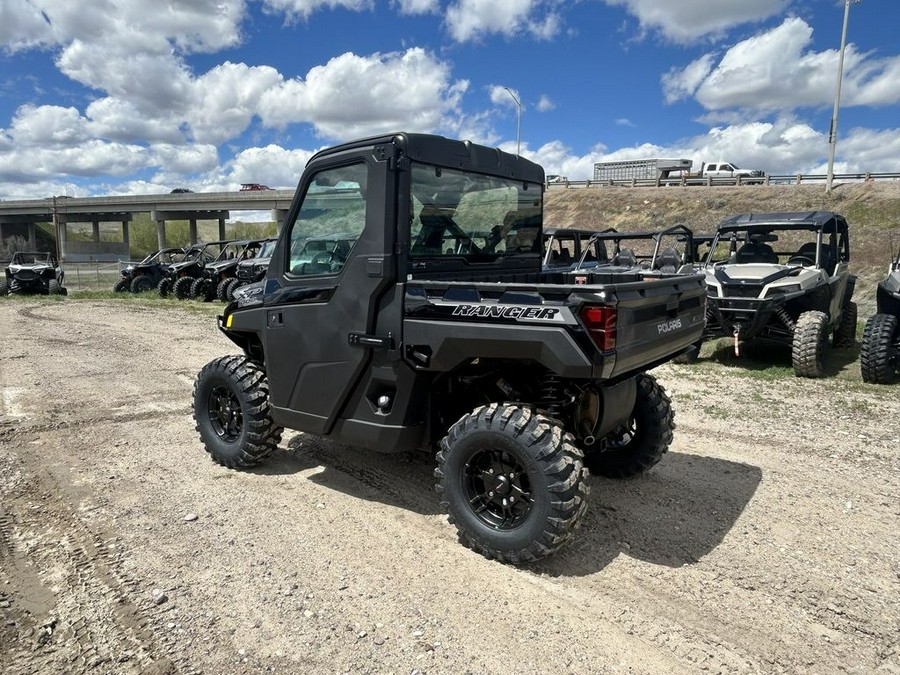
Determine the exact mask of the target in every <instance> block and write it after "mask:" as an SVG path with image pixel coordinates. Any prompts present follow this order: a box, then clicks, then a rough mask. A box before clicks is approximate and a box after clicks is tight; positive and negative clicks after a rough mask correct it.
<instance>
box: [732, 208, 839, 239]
mask: <svg viewBox="0 0 900 675" xmlns="http://www.w3.org/2000/svg"><path fill="white" fill-rule="evenodd" d="M820 229H821V230H822V232H823V233H825V234H836V233H839V232H842V233H846V232H847V221H846V220H845V219H844V217H843V216H841V215H839V214H837V213H834V212H832V211H807V212H789V213H742V214H739V215H736V216H731V217H729V218H726V219H725V220H723V221H722V222H721V223H719V226H718V228H717V230H718V232H720V233H721V232H737V231H742V232H743V231H747V232H753V231H758V232H768V231H771V230H820Z"/></svg>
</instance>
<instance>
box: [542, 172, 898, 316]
mask: <svg viewBox="0 0 900 675" xmlns="http://www.w3.org/2000/svg"><path fill="white" fill-rule="evenodd" d="M785 211H836V212H838V213H840V214H842V215H843V216H844V217H845V218H847V222H848V223H850V226H851V240H850V251H851V261H850V263H851V264H850V269H851V271H852V272H853V273H854V274H857V275H858V276H859V277H860V279H859V282H858V283H857V292H856V296H855V298H856V300H857V302H858V303H859V304H860V316H861V317H866V316H868V315H869V314H871V313H872V312H874V311H875V307H874V298H875V286H876V285H877V283H878V281H880V280H881V278H882V277H884V275H885V272H886V269H887V265H888V262H889V260H890V257H891V251H896V248H897V246H898V245H900V182H881V183H858V184H847V185H838V186H836V187H835V189H834V190H833V191H832V193H831V195H826V194H825V188H824V186H823V185H766V186H763V185H753V186H744V187H667V188H625V187H602V188H586V189H574V188H570V189H563V188H554V189H550V190H547V192H546V194H545V197H544V224H545V226H547V227H579V228H586V229H591V230H601V229H604V228H607V227H615V228H616V229H618V230H621V231H627V230H643V229H655V228H660V227H666V226H669V225H674V224H676V223H685V224H687V225H688V226H689V227H690V228H691V229H692V230H693V231H694V232H696V233H705V232H712V231H714V230H715V227H716V224H717V223H719V222H720V221H722V220H723V219H725V218H726V217H728V216H731V215H734V214H736V213H752V212H756V213H768V212H785ZM892 231H893V242H892V241H891V232H892Z"/></svg>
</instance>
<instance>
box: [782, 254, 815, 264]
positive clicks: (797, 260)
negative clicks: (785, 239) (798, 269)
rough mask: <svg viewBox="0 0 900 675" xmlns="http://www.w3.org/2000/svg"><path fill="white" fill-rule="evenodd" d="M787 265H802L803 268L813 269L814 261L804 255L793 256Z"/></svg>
mask: <svg viewBox="0 0 900 675" xmlns="http://www.w3.org/2000/svg"><path fill="white" fill-rule="evenodd" d="M788 265H803V267H807V266H809V267H815V265H816V261H815V260H813V259H812V258H810V257H808V256H805V255H794V256H791V257H790V259H789V260H788Z"/></svg>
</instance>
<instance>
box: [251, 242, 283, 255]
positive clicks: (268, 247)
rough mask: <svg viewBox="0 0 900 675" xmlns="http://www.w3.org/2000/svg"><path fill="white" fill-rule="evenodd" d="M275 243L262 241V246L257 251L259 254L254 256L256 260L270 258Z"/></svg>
mask: <svg viewBox="0 0 900 675" xmlns="http://www.w3.org/2000/svg"><path fill="white" fill-rule="evenodd" d="M277 243H278V242H277V241H274V240H273V241H264V242H263V244H262V248H260V249H259V253H257V254H256V257H257V258H271V257H272V251H274V250H275V244H277Z"/></svg>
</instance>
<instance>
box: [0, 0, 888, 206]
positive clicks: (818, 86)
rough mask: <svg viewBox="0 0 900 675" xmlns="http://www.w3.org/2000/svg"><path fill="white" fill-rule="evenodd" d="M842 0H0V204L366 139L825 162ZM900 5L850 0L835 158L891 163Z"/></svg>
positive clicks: (300, 159)
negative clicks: (405, 135) (421, 137)
mask: <svg viewBox="0 0 900 675" xmlns="http://www.w3.org/2000/svg"><path fill="white" fill-rule="evenodd" d="M843 8H844V3H843V1H840V0H807V1H805V2H800V1H799V0H796V1H795V0H752V1H750V2H748V1H747V0H734V1H732V0H677V1H675V0H575V1H573V0H567V1H562V0H449V1H446V0H171V1H169V2H166V1H164V0H161V1H160V2H155V3H148V2H145V0H98V1H97V2H91V3H76V2H72V1H71V0H0V198H2V199H11V198H41V197H46V196H49V195H52V194H69V195H74V196H83V195H84V196H86V195H102V194H117V193H153V192H168V191H169V190H170V189H172V188H174V187H190V188H192V189H194V190H196V191H209V190H233V189H237V187H238V186H239V184H240V183H243V182H259V183H266V184H268V185H271V186H273V187H293V186H294V185H295V184H296V181H297V178H298V176H299V174H300V172H301V171H302V168H303V165H304V164H305V162H306V160H307V159H308V158H309V156H310V155H311V154H312V153H313V152H315V151H316V150H318V149H320V148H322V147H325V146H328V145H332V144H334V143H337V142H340V141H345V140H350V139H352V138H355V137H359V136H361V135H368V134H372V133H379V132H386V131H396V130H408V131H424V132H433V133H440V134H444V135H447V136H451V137H456V138H467V139H470V140H473V141H476V142H480V143H486V144H489V145H498V146H500V147H503V148H504V149H507V150H513V151H515V146H516V106H515V103H514V101H513V99H512V97H511V96H510V95H509V94H508V93H507V92H506V90H505V88H506V87H508V88H509V89H511V90H513V91H514V92H515V93H516V95H517V96H518V97H519V99H520V100H521V103H522V118H521V144H522V154H523V155H525V156H528V157H529V158H531V159H534V160H536V161H538V162H540V163H541V164H542V165H543V166H544V167H545V169H546V171H547V172H548V173H555V174H564V175H567V176H569V177H570V178H572V179H573V180H575V179H584V178H587V177H589V176H590V175H591V168H592V166H593V163H594V162H595V161H602V160H609V159H623V158H643V157H659V156H667V157H668V156H678V157H688V158H691V159H693V160H695V162H698V163H699V162H700V161H715V160H720V159H722V160H729V161H732V162H735V163H737V164H739V165H741V166H745V167H747V168H760V169H764V170H766V171H769V172H770V173H795V172H803V173H811V172H819V173H821V172H824V167H825V164H826V161H827V153H828V128H829V121H830V117H831V109H832V105H833V102H834V89H835V78H836V75H837V51H838V47H839V45H840V31H841V22H842V19H843ZM898 25H900V3H898V2H897V1H896V0H863V1H862V2H859V3H856V4H853V5H852V6H851V13H850V29H849V38H848V43H849V46H848V49H847V58H846V63H845V71H844V74H845V77H844V89H843V98H842V108H841V117H840V122H839V144H838V158H837V164H836V170H837V171H838V172H842V171H854V172H855V171H898V170H900V114H898V113H900V46H898V42H897V39H896V37H895V36H896V26H898Z"/></svg>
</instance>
